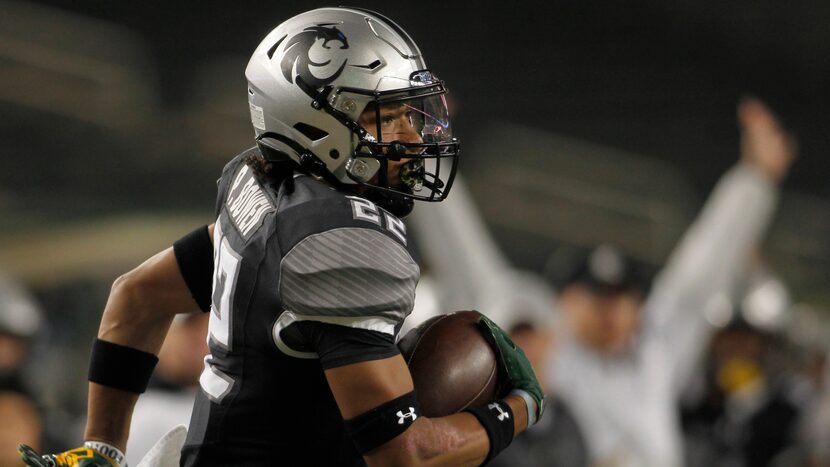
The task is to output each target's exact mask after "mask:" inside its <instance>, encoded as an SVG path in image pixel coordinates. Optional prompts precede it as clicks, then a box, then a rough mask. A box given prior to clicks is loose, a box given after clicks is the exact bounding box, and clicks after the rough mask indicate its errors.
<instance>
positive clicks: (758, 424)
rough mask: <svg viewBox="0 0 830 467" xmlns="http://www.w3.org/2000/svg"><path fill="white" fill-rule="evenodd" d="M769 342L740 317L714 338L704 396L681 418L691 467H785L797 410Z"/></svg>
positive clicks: (792, 443) (771, 340) (766, 335)
mask: <svg viewBox="0 0 830 467" xmlns="http://www.w3.org/2000/svg"><path fill="white" fill-rule="evenodd" d="M774 341H775V336H773V335H771V334H770V333H768V332H765V331H763V330H761V329H759V328H757V327H755V326H752V325H751V324H750V323H749V322H747V321H746V320H745V319H744V317H743V315H742V314H738V315H737V317H736V318H734V319H733V320H732V322H731V323H730V324H729V325H728V326H726V327H725V328H724V329H722V330H721V331H719V332H718V333H717V334H716V335H715V336H714V338H713V339H712V342H711V345H710V352H709V355H708V357H709V358H708V363H707V365H706V367H707V369H706V374H707V391H706V395H705V396H704V398H703V400H702V401H701V404H699V406H698V407H696V408H695V409H693V410H691V411H689V412H688V413H687V414H686V416H685V417H684V418H685V420H684V425H685V428H686V432H687V437H688V438H689V439H690V443H691V446H694V449H690V452H688V453H687V454H688V456H687V458H688V459H689V466H690V467H696V466H700V467H703V466H712V467H715V466H724V467H727V466H728V467H733V466H734V467H756V466H757V467H763V466H772V465H788V464H782V461H780V459H782V458H784V457H785V456H786V455H787V452H786V451H787V449H788V448H794V447H795V446H796V442H797V436H796V434H797V431H796V429H795V428H796V425H797V422H798V417H799V412H800V408H799V407H798V405H797V404H796V402H795V401H793V400H792V399H791V398H790V394H791V391H788V388H787V381H786V379H784V378H782V377H780V375H776V374H775V372H774V371H772V370H773V368H772V365H770V363H769V361H768V360H769V359H770V357H771V354H772V352H773V349H774V348H776V347H777V346H775V345H774ZM789 465H791V464H789Z"/></svg>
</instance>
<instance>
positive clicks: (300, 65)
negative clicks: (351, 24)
mask: <svg viewBox="0 0 830 467" xmlns="http://www.w3.org/2000/svg"><path fill="white" fill-rule="evenodd" d="M333 24H334V23H324V24H318V25H316V26H310V27H307V28H305V29H304V30H303V32H301V33H299V34H297V35H296V36H294V37H292V38H291V39H289V40H288V42H286V44H285V52H284V53H283V56H282V60H281V61H280V68H281V69H282V74H283V76H285V79H287V80H288V81H289V82H290V83H293V82H294V77H295V76H296V77H299V78H302V80H303V81H304V82H305V83H307V84H309V85H310V86H312V87H314V88H321V87H323V86H325V85H327V84H329V83H331V82H332V81H334V80H336V79H337V77H338V76H340V73H342V72H343V68H345V67H346V59H344V60H343V63H342V64H340V68H338V69H337V71H335V72H334V73H333V74H331V75H330V76H328V77H326V78H318V77H316V76H314V75H313V74H312V73H311V69H312V67H314V68H320V67H325V66H327V65H329V64H330V63H331V60H326V61H324V62H321V63H318V62H315V61H312V60H311V57H309V52H310V51H311V48H312V47H313V46H314V44H315V43H316V42H317V41H318V40H320V39H322V40H323V44H322V47H323V48H325V49H331V46H330V45H329V42H334V41H337V42H340V44H341V45H340V49H348V48H349V41H348V40H346V36H344V35H343V33H342V32H340V30H339V29H337V28H336V27H335V26H333ZM295 68H296V72H295V73H293V74H292V72H294V70H295Z"/></svg>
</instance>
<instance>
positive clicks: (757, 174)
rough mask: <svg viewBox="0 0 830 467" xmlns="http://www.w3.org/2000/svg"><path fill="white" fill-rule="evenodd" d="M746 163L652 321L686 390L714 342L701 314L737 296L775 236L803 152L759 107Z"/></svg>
mask: <svg viewBox="0 0 830 467" xmlns="http://www.w3.org/2000/svg"><path fill="white" fill-rule="evenodd" d="M738 122H739V124H740V127H741V159H740V163H739V164H738V165H737V166H736V167H734V168H733V169H731V170H730V171H729V172H727V173H726V174H725V175H724V176H723V177H722V178H721V180H720V181H719V182H718V185H717V186H716V187H715V189H714V190H713V192H712V194H711V195H710V196H709V199H708V200H707V202H706V204H705V206H704V207H703V209H702V211H701V213H700V214H699V215H698V217H697V219H695V221H694V223H692V225H691V226H690V227H689V228H688V230H687V232H686V233H685V235H684V236H683V239H682V240H681V241H680V243H679V244H678V246H677V247H676V248H675V250H674V251H673V252H672V254H671V256H670V258H669V261H668V263H667V266H666V267H665V269H664V270H663V271H662V273H661V274H660V276H659V277H658V279H657V281H656V282H655V287H654V290H653V293H652V295H651V297H650V303H649V304H648V307H649V309H650V312H649V313H647V314H646V317H647V319H648V320H649V321H650V324H652V325H653V326H654V327H656V329H657V330H659V331H660V333H662V334H663V340H664V341H665V342H667V343H668V344H670V345H671V349H672V355H674V358H675V363H676V364H675V366H674V370H673V372H674V374H675V375H676V376H675V386H676V387H677V388H679V387H680V386H681V385H682V381H683V380H685V377H686V375H688V373H689V371H691V369H692V367H693V365H694V362H695V361H696V360H697V357H698V355H699V353H700V352H701V351H702V349H703V347H704V345H705V343H706V342H707V339H708V336H709V333H710V332H711V330H710V327H709V326H708V324H707V323H706V321H705V320H704V319H703V317H702V313H701V310H704V309H705V308H706V306H707V301H708V300H710V299H711V298H712V297H715V296H717V295H718V294H723V293H726V294H728V293H729V292H730V291H731V288H732V287H733V285H734V283H735V281H736V280H737V279H738V277H739V276H740V274H741V273H742V272H743V270H744V269H745V267H746V266H747V263H748V260H749V258H750V256H751V253H752V251H753V249H754V248H755V247H756V246H757V245H758V242H759V241H760V239H761V237H762V235H763V234H764V232H765V231H766V230H767V228H768V226H769V224H770V221H771V219H772V214H773V211H774V208H775V204H776V198H777V190H776V185H777V184H778V183H780V182H781V180H782V179H783V178H784V177H785V175H786V173H787V171H788V169H789V167H790V165H791V163H792V162H793V160H794V159H795V155H796V145H795V143H794V141H793V138H792V137H791V136H790V135H789V134H788V133H787V132H786V131H785V129H784V128H783V127H782V126H781V124H780V123H779V122H778V120H777V119H776V118H775V115H774V114H773V113H772V111H771V110H770V109H769V108H767V107H766V106H765V105H764V104H763V103H762V102H761V101H759V100H758V99H745V100H743V101H742V102H741V103H740V105H739V106H738Z"/></svg>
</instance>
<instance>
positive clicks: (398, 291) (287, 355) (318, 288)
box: [182, 149, 420, 466]
mask: <svg viewBox="0 0 830 467" xmlns="http://www.w3.org/2000/svg"><path fill="white" fill-rule="evenodd" d="M252 151H256V149H251V150H249V151H248V152H246V153H243V154H241V155H240V156H237V157H236V158H235V159H234V160H233V161H231V163H229V164H228V165H227V166H226V167H225V169H224V171H223V173H222V178H221V179H220V181H219V195H218V199H217V216H218V217H217V220H216V224H215V227H214V277H213V292H212V293H213V296H212V305H211V317H210V325H209V330H210V332H209V336H208V343H209V346H210V354H209V355H208V356H207V357H206V358H205V369H204V371H203V373H202V376H201V378H200V383H201V391H200V393H199V394H198V396H197V399H196V402H195V407H194V411H193V417H192V420H191V423H190V431H189V433H188V438H187V442H186V443H185V447H184V448H183V450H182V465H185V466H236V465H243V466H259V465H263V466H264V465H269V466H280V465H286V466H293V465H303V466H306V465H309V466H312V465H321V466H322V465H325V466H329V465H363V460H362V458H361V456H360V455H359V454H358V453H357V451H356V449H355V447H354V446H353V444H352V442H351V439H350V438H349V436H348V434H347V433H346V431H345V428H344V425H343V419H342V418H341V416H340V412H339V410H338V408H337V405H336V403H335V401H334V398H333V396H332V394H331V391H330V389H329V386H328V384H327V382H326V379H325V376H324V374H323V370H324V369H327V368H332V367H337V366H342V365H347V364H350V363H356V362H360V361H366V360H372V359H380V358H386V357H390V356H393V355H395V354H397V353H398V349H397V347H396V346H395V337H396V335H397V333H398V331H399V330H400V327H401V324H402V323H403V320H404V318H405V317H406V316H407V315H408V314H409V312H410V311H411V310H412V306H413V302H414V298H415V285H416V283H417V281H418V277H419V273H420V272H419V269H418V266H417V265H416V263H415V262H414V261H413V260H412V256H411V254H410V252H409V250H408V249H407V236H406V228H405V227H404V224H403V222H402V221H401V220H400V219H398V218H396V217H395V216H393V215H392V214H390V213H388V212H386V211H384V210H383V209H381V208H379V207H378V206H376V205H375V204H373V203H372V202H370V201H368V200H366V199H364V198H361V197H359V196H355V195H350V194H348V193H343V192H340V191H337V190H335V189H333V188H331V187H330V186H328V185H326V184H324V183H322V182H320V181H319V180H316V179H314V178H312V177H308V176H305V175H296V176H295V178H294V190H293V191H289V190H286V189H285V188H284V187H281V188H279V189H275V188H273V187H271V186H265V185H262V184H260V183H259V182H258V181H257V180H256V178H255V177H254V174H253V170H252V169H251V168H250V167H249V166H248V165H246V164H245V162H244V159H245V157H246V156H247V155H248V154H251V153H252Z"/></svg>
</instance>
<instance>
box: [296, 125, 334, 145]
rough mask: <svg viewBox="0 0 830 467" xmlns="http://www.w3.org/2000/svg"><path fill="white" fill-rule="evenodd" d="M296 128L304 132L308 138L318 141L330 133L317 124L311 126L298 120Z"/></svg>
mask: <svg viewBox="0 0 830 467" xmlns="http://www.w3.org/2000/svg"><path fill="white" fill-rule="evenodd" d="M294 129H295V130H297V131H299V132H300V133H302V134H303V135H304V136H305V137H306V138H308V139H310V140H311V141H314V142H317V141H320V140H321V139H323V138H325V137H326V136H328V135H329V134H328V133H327V132H326V131H324V130H321V129H319V128H317V127H316V126H311V125H309V124H308V123H303V122H297V123H295V124H294Z"/></svg>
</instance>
